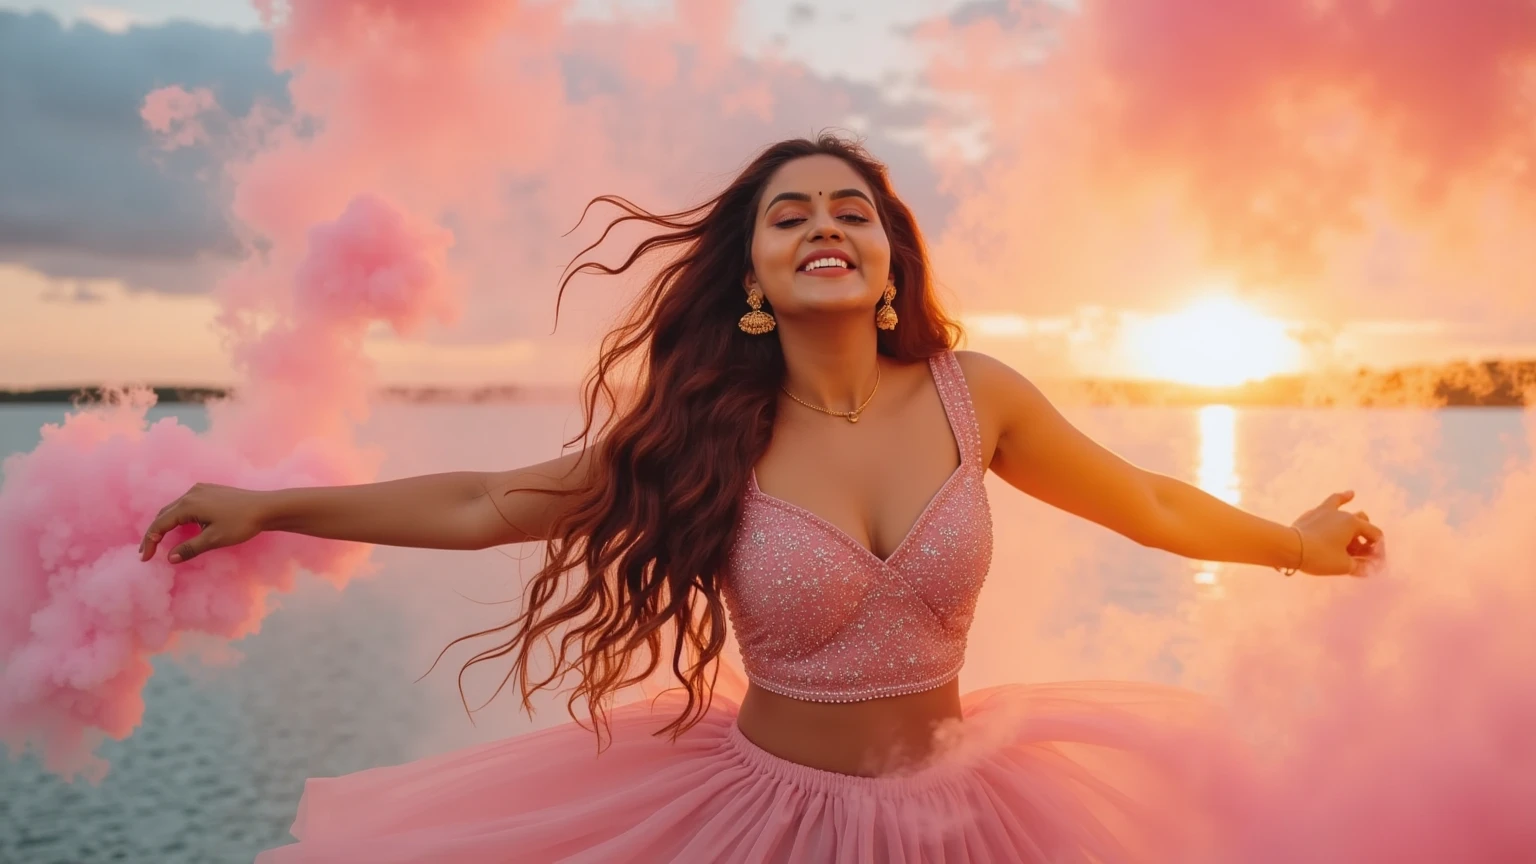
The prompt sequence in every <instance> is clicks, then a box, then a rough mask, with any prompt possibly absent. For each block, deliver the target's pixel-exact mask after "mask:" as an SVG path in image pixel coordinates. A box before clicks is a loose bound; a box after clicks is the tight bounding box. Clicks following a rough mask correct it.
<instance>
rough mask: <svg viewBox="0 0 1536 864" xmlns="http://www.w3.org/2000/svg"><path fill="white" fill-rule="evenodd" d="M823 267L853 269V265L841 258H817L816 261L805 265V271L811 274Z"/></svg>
mask: <svg viewBox="0 0 1536 864" xmlns="http://www.w3.org/2000/svg"><path fill="white" fill-rule="evenodd" d="M822 267H843V268H848V269H852V267H853V265H852V264H849V263H848V262H847V261H844V260H843V259H841V258H817V259H816V260H815V261H812V262H811V263H809V264H807V265H805V268H804V269H805V271H806V272H810V271H812V270H819V269H821V268H822Z"/></svg>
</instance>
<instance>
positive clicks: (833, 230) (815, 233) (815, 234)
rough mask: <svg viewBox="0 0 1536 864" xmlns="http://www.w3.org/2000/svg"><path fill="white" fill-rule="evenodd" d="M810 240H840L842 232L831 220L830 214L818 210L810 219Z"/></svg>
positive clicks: (835, 222)
mask: <svg viewBox="0 0 1536 864" xmlns="http://www.w3.org/2000/svg"><path fill="white" fill-rule="evenodd" d="M810 224H811V237H810V239H812V240H841V239H843V230H842V227H841V225H840V223H839V222H838V221H837V220H836V219H833V218H832V213H831V212H830V211H828V210H825V209H819V210H818V211H817V212H816V215H814V216H812V217H811V223H810Z"/></svg>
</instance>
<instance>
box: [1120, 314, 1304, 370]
mask: <svg viewBox="0 0 1536 864" xmlns="http://www.w3.org/2000/svg"><path fill="white" fill-rule="evenodd" d="M1125 346H1126V354H1127V356H1128V359H1129V360H1130V361H1131V363H1132V364H1133V365H1134V366H1135V369H1136V372H1137V373H1138V376H1139V377H1145V378H1157V379H1161V380H1164V381H1177V382H1179V383H1181V384H1198V385H1205V386H1215V387H1220V386H1230V385H1234V384H1242V383H1244V382H1247V381H1254V380H1257V379H1260V378H1267V377H1269V376H1270V375H1277V374H1281V373H1284V372H1290V371H1293V370H1294V369H1295V368H1296V365H1297V362H1298V360H1299V358H1300V353H1301V352H1300V346H1298V345H1297V344H1296V342H1295V340H1293V339H1292V338H1291V337H1290V336H1289V335H1288V334H1287V333H1286V328H1285V324H1284V323H1283V322H1281V321H1278V320H1276V319H1274V318H1270V317H1269V316H1267V315H1264V314H1262V313H1260V312H1258V311H1256V310H1254V309H1253V308H1252V307H1249V306H1247V305H1245V304H1243V303H1242V302H1240V301H1238V300H1235V299H1233V298H1231V297H1225V296H1216V297H1209V298H1206V299H1204V300H1201V301H1199V302H1197V303H1195V304H1193V305H1191V306H1189V307H1188V308H1185V309H1183V310H1181V311H1178V312H1174V313H1171V314H1168V315H1159V316H1157V317H1154V318H1149V319H1146V320H1144V321H1136V322H1130V323H1129V324H1128V325H1127V330H1126V333H1125Z"/></svg>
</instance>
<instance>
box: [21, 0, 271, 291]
mask: <svg viewBox="0 0 1536 864" xmlns="http://www.w3.org/2000/svg"><path fill="white" fill-rule="evenodd" d="M270 46H271V40H270V38H269V37H268V36H267V34H265V33H241V32H237V31H233V30H221V29H214V28H209V27H203V26H199V25H194V24H181V23H173V24H167V25H164V26H159V27H149V28H145V27H133V28H130V29H128V30H126V31H124V32H121V33H113V32H106V31H103V30H101V29H98V28H97V27H94V26H90V25H88V24H81V25H76V26H73V27H65V26H63V25H61V24H60V23H59V21H58V20H57V19H55V18H53V17H51V16H49V15H46V14H42V13H35V14H29V15H20V14H17V13H14V12H7V11H0V80H4V81H5V82H6V87H5V88H4V89H3V90H0V129H3V130H5V131H4V133H3V134H0V261H9V262H14V263H19V264H24V265H26V266H29V267H32V268H34V269H36V270H39V271H41V272H43V273H46V274H48V275H50V276H55V277H60V278H66V279H74V278H82V279H84V278H105V277H115V278H119V279H122V280H124V281H125V282H126V283H127V284H129V285H130V286H131V287H133V288H137V289H144V290H157V291H169V292H189V291H202V290H207V288H208V287H210V285H211V283H212V279H213V277H214V275H215V273H216V272H218V271H219V270H220V269H222V268H223V267H225V266H227V264H228V262H229V261H231V260H232V259H234V258H235V257H237V256H238V255H239V254H240V252H241V249H240V246H239V244H238V243H237V242H236V239H235V236H234V234H233V232H232V231H231V228H230V226H229V224H228V221H227V219H226V218H225V215H224V207H223V199H224V195H223V194H222V190H221V189H220V187H219V186H218V184H216V183H210V177H217V171H216V163H215V162H214V160H213V159H212V158H211V156H210V154H208V153H205V152H202V151H199V150H196V149H195V148H194V149H191V150H186V151H184V152H179V153H176V154H170V155H168V156H167V155H163V154H155V153H154V150H155V146H154V138H153V136H152V135H151V133H150V132H149V130H147V129H146V128H145V125H144V121H143V120H142V119H141V118H140V115H139V112H140V108H141V106H142V105H143V102H144V96H145V94H147V93H149V92H150V91H152V90H155V89H157V88H160V87H164V86H169V85H187V86H191V85H199V86H205V87H208V88H211V91H212V92H213V93H214V94H215V95H216V96H217V98H218V99H219V101H220V103H221V104H223V105H225V106H226V107H227V108H228V109H229V110H231V111H235V112H245V111H248V110H249V109H250V106H251V105H252V104H253V102H254V101H255V100H257V99H268V100H272V101H274V102H276V103H279V104H281V103H282V102H283V101H284V98H285V96H284V91H283V76H281V75H278V74H276V73H274V72H273V71H272V69H271V67H270V66H269V65H268V63H267V57H268V54H269V53H270Z"/></svg>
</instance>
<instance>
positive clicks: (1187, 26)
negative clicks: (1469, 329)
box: [918, 0, 1536, 322]
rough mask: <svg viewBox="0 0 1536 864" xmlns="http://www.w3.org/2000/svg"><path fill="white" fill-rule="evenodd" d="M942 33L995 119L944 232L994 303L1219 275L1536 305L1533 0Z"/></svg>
mask: <svg viewBox="0 0 1536 864" xmlns="http://www.w3.org/2000/svg"><path fill="white" fill-rule="evenodd" d="M1250 6H1251V7H1252V8H1250ZM918 33H919V34H920V38H921V39H922V40H923V41H924V42H925V43H926V44H927V45H928V46H929V48H930V55H929V56H931V57H932V62H931V63H930V65H929V67H928V69H927V72H928V77H929V80H930V81H931V83H933V85H934V86H936V87H938V88H940V89H941V91H942V92H944V93H946V94H948V96H949V97H950V98H951V99H953V100H954V101H955V102H957V103H959V104H965V105H967V106H971V110H973V111H974V112H975V113H976V114H977V115H978V116H979V117H981V118H984V121H985V128H986V131H985V140H986V148H985V152H984V157H985V158H983V159H981V160H977V161H974V162H969V163H965V162H961V161H960V160H954V161H953V162H952V164H951V165H950V169H951V170H950V172H949V176H950V178H951V179H950V180H949V186H950V188H952V189H954V190H955V192H956V195H957V198H959V200H960V204H959V205H958V207H957V210H956V213H955V218H954V219H953V220H952V221H951V222H950V223H949V225H948V226H947V228H948V231H947V232H946V234H947V236H945V237H943V238H942V239H941V241H940V242H939V243H938V244H937V245H936V254H937V256H938V260H939V261H940V263H941V264H943V265H945V266H946V268H947V269H948V270H949V272H951V273H952V274H959V275H960V276H962V277H963V278H964V279H966V280H967V281H969V282H971V283H973V284H976V285H978V286H979V288H978V292H979V294H980V295H981V296H982V297H983V298H984V299H985V301H986V302H987V303H988V304H989V305H992V306H1000V307H1006V308H1013V309H1016V310H1018V311H1028V312H1032V313H1036V314H1054V313H1060V312H1062V311H1065V310H1069V309H1070V308H1072V307H1073V306H1075V305H1077V304H1082V303H1099V304H1109V305H1116V306H1125V307H1130V308H1142V309H1152V308H1158V307H1162V306H1163V304H1166V303H1169V302H1170V301H1171V302H1173V303H1179V302H1181V301H1183V300H1185V299H1187V294H1188V292H1189V291H1190V290H1191V289H1192V287H1193V286H1195V285H1197V284H1199V283H1204V282H1208V281H1211V280H1213V279H1217V280H1222V281H1230V282H1232V283H1234V284H1237V285H1241V286H1244V287H1245V288H1246V289H1247V290H1252V291H1255V292H1263V293H1265V294H1267V295H1269V297H1270V298H1271V299H1279V300H1281V302H1282V303H1283V304H1284V305H1285V306H1286V307H1287V308H1286V309H1285V311H1287V312H1289V313H1291V314H1293V315H1295V316H1297V317H1317V318H1320V319H1322V320H1324V321H1328V322H1338V321H1341V320H1347V319H1350V318H1356V317H1375V316H1380V315H1382V314H1383V313H1384V312H1386V313H1389V314H1391V315H1394V316H1409V317H1432V316H1437V315H1438V316H1446V317H1449V318H1452V319H1456V320H1463V321H1477V320H1490V319H1494V318H1501V319H1507V318H1508V317H1510V316H1512V315H1514V316H1518V315H1528V314H1530V313H1533V312H1536V300H1533V299H1532V298H1536V281H1533V277H1532V275H1531V273H1530V272H1529V270H1528V268H1520V267H1519V266H1518V265H1517V264H1516V263H1515V262H1516V261H1517V256H1514V255H1511V254H1510V250H1512V249H1515V248H1520V247H1521V246H1526V245H1529V244H1530V242H1531V240H1532V239H1533V238H1536V194H1533V193H1536V183H1533V182H1532V180H1533V178H1536V173H1533V171H1532V167H1531V166H1530V165H1529V164H1528V161H1529V160H1528V155H1527V154H1529V152H1530V151H1531V145H1532V143H1533V134H1536V124H1533V121H1536V111H1533V104H1536V103H1532V101H1531V99H1530V90H1529V82H1530V70H1531V68H1533V65H1532V64H1533V63H1536V8H1533V7H1532V6H1531V5H1530V4H1529V3H1526V2H1512V0H1491V2H1488V3H1483V4H1476V6H1475V7H1473V6H1468V5H1467V4H1464V3H1459V2H1456V0H1421V2H1412V3H1371V2H1365V0H1341V2H1332V3H1312V2H1305V0H1286V2H1274V3H1264V4H1210V3H1205V2H1201V0H1151V2H1143V3H1136V4H1129V5H1127V4H1116V3H1109V2H1098V0H1089V2H1083V3H1081V4H1078V9H1077V11H1074V12H1067V11H1064V10H1062V9H1059V8H1055V7H1052V6H1049V5H1047V4H1043V3H1039V2H1023V0H1015V2H1010V3H1007V4H1001V3H979V4H971V5H970V6H967V7H962V8H961V9H959V10H956V12H955V13H954V14H953V15H951V16H949V17H947V18H944V17H938V18H935V19H934V20H932V21H930V22H928V23H927V24H925V25H923V27H921V28H919V31H918Z"/></svg>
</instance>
